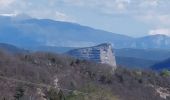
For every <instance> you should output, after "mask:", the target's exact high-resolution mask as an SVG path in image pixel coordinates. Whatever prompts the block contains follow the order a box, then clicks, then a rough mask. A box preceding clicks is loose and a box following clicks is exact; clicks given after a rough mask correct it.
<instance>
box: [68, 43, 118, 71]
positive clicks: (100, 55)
mask: <svg viewBox="0 0 170 100" xmlns="http://www.w3.org/2000/svg"><path fill="white" fill-rule="evenodd" d="M67 54H69V55H71V56H74V57H77V58H79V59H85V60H90V61H94V62H98V63H103V64H108V65H111V66H112V67H113V68H114V69H115V68H116V60H115V55H114V53H113V49H112V46H111V44H109V43H103V44H100V45H97V46H94V47H86V48H80V49H74V50H71V51H69V52H68V53H67Z"/></svg>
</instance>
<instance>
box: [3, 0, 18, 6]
mask: <svg viewBox="0 0 170 100" xmlns="http://www.w3.org/2000/svg"><path fill="white" fill-rule="evenodd" d="M14 1H15V0H0V8H1V7H6V6H9V5H10V4H11V3H13V2H14Z"/></svg>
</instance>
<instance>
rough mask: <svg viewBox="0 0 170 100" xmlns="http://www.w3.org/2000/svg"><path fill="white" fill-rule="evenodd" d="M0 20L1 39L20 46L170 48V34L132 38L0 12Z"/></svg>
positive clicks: (77, 25) (67, 23) (72, 24)
mask: <svg viewBox="0 0 170 100" xmlns="http://www.w3.org/2000/svg"><path fill="white" fill-rule="evenodd" d="M0 22H1V23H0V37H1V38H0V42H3V43H9V44H13V45H17V46H19V47H27V48H28V47H29V48H30V47H31V46H59V47H63V46H64V47H85V46H93V45H96V44H100V43H105V42H109V43H112V45H113V46H114V48H140V49H143V48H145V49H147V48H158V49H168V48H170V46H169V44H170V38H169V37H168V36H164V35H150V36H146V37H141V38H133V37H129V36H125V35H120V34H115V33H111V32H106V31H102V30H98V29H93V28H90V27H87V26H81V25H79V24H75V23H69V22H60V21H53V20H49V19H33V18H29V17H28V18H25V19H24V18H21V20H19V18H18V19H17V20H16V18H12V17H4V16H3V17H2V16H1V17H0ZM13 37H15V38H13ZM21 41H22V42H21Z"/></svg>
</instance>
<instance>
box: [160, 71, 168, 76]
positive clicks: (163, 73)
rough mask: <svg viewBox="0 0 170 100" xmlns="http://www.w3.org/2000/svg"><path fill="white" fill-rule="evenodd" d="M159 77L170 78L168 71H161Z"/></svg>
mask: <svg viewBox="0 0 170 100" xmlns="http://www.w3.org/2000/svg"><path fill="white" fill-rule="evenodd" d="M161 76H163V77H169V76H170V71H169V70H163V71H162V72H161Z"/></svg>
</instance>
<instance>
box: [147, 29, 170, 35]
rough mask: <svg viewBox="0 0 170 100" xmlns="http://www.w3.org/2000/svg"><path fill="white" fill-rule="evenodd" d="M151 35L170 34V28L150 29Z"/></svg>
mask: <svg viewBox="0 0 170 100" xmlns="http://www.w3.org/2000/svg"><path fill="white" fill-rule="evenodd" d="M149 34H150V35H155V34H162V35H168V36H170V28H169V29H168V28H160V29H153V30H150V31H149Z"/></svg>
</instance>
